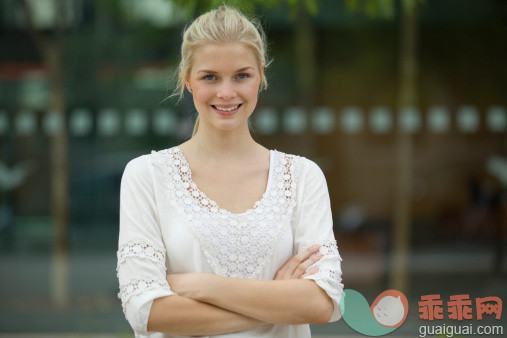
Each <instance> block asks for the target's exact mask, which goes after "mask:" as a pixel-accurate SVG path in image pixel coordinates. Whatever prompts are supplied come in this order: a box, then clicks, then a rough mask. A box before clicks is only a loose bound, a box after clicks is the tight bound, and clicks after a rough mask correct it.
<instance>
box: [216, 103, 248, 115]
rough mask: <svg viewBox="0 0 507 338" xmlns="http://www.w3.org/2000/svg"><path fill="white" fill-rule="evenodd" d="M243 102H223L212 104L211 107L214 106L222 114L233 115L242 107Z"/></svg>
mask: <svg viewBox="0 0 507 338" xmlns="http://www.w3.org/2000/svg"><path fill="white" fill-rule="evenodd" d="M242 105H243V104H242V103H239V104H223V105H222V104H221V105H219V106H218V105H213V104H212V105H211V107H212V108H213V110H214V111H215V112H216V113H218V114H220V115H222V116H230V115H233V114H235V113H236V112H237V111H238V110H239V108H241V106H242Z"/></svg>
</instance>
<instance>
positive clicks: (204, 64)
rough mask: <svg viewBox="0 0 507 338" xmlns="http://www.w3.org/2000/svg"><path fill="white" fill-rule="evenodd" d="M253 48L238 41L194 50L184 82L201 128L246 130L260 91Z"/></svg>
mask: <svg viewBox="0 0 507 338" xmlns="http://www.w3.org/2000/svg"><path fill="white" fill-rule="evenodd" d="M262 71H263V67H262V68H261V69H259V66H258V65H257V60H256V58H255V55H254V53H253V51H252V50H251V49H250V48H248V47H246V46H245V45H244V44H242V43H239V42H233V43H226V44H220V45H206V46H203V47H200V48H199V49H197V50H196V51H195V52H194V56H193V65H192V69H191V72H190V75H189V77H188V78H187V81H186V82H185V84H186V86H187V88H188V89H192V96H193V99H194V105H195V108H196V109H197V111H198V113H199V117H200V122H199V131H200V130H201V128H203V129H207V128H208V127H211V128H216V129H219V130H221V131H231V130H236V129H238V128H246V130H248V124H247V122H248V121H247V120H248V117H249V116H250V115H251V114H252V112H253V110H254V108H255V106H256V104H257V96H258V93H259V85H260V83H261V76H260V74H261V72H262Z"/></svg>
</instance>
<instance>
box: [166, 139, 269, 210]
mask: <svg viewBox="0 0 507 338" xmlns="http://www.w3.org/2000/svg"><path fill="white" fill-rule="evenodd" d="M171 150H172V155H173V157H174V161H173V164H174V165H175V166H176V168H177V169H178V170H177V171H178V172H177V174H178V175H180V177H181V180H182V181H183V187H184V188H185V189H186V190H187V191H188V196H187V198H192V199H194V200H196V202H197V204H199V205H200V207H202V208H206V209H208V211H209V212H211V213H215V214H217V213H218V214H224V215H247V214H249V213H252V212H254V211H255V209H257V208H258V207H259V206H260V205H261V204H262V203H264V200H265V199H266V195H267V194H268V193H269V189H270V185H269V184H268V186H267V187H266V191H265V192H264V193H263V194H262V197H261V198H260V199H259V200H257V201H255V203H254V204H253V206H252V207H250V208H249V209H248V210H246V211H243V212H241V213H234V212H231V211H229V210H227V209H224V208H221V207H220V206H219V205H218V204H217V203H216V202H215V201H213V200H212V199H211V198H209V197H208V196H206V194H205V193H204V192H203V191H202V190H200V189H199V187H198V186H197V184H195V182H194V181H193V180H192V170H191V169H190V165H189V164H188V161H187V159H186V158H185V156H184V155H183V152H182V151H181V149H180V148H179V147H178V146H176V147H173V148H171ZM270 157H271V154H270ZM269 166H270V173H269V174H270V175H271V168H272V163H271V162H270V164H269ZM185 203H190V201H187V200H185Z"/></svg>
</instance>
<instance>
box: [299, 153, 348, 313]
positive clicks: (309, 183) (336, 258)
mask: <svg viewBox="0 0 507 338" xmlns="http://www.w3.org/2000/svg"><path fill="white" fill-rule="evenodd" d="M302 162H303V163H302V168H301V173H300V179H299V180H298V187H297V189H298V193H297V194H298V196H297V203H296V208H295V210H294V212H295V215H294V216H295V219H296V221H295V223H296V224H295V229H294V251H295V252H294V253H295V254H297V253H300V252H302V251H303V250H305V249H307V248H308V247H310V246H312V245H314V244H319V245H320V252H321V253H322V254H323V257H322V258H321V259H320V260H319V261H318V262H316V263H315V264H314V265H312V266H311V267H310V268H308V270H310V269H313V268H314V267H315V266H317V267H318V268H319V269H318V272H317V273H315V274H313V275H309V276H306V277H304V278H305V279H312V280H314V281H315V282H316V283H317V285H318V286H320V287H321V288H322V289H323V290H324V291H325V292H326V293H327V295H328V296H329V297H330V298H331V299H332V301H333V305H334V310H333V314H332V315H331V319H330V322H334V321H337V320H338V319H340V317H341V312H340V298H341V295H342V293H343V284H342V283H341V281H342V278H341V274H342V271H341V260H342V259H341V257H340V254H339V252H338V246H337V244H336V239H335V236H334V233H333V218H332V214H331V202H330V199H329V192H328V188H327V183H326V178H325V176H324V173H323V172H322V170H321V169H320V168H319V166H318V165H317V164H316V163H315V162H313V161H311V160H309V159H306V158H302ZM308 270H307V271H308Z"/></svg>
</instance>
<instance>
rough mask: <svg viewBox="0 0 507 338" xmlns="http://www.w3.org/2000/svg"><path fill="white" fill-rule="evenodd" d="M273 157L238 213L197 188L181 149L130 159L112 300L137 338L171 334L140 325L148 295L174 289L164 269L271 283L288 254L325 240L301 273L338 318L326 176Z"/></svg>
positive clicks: (294, 332)
mask: <svg viewBox="0 0 507 338" xmlns="http://www.w3.org/2000/svg"><path fill="white" fill-rule="evenodd" d="M270 154H271V156H270V167H269V178H268V184H267V187H266V191H265V193H264V194H263V196H262V198H261V199H260V200H259V201H257V202H256V203H255V204H254V206H253V207H252V208H251V209H249V210H248V211H246V212H244V213H241V214H233V213H231V212H229V211H227V210H224V209H222V208H220V207H219V206H218V205H217V204H216V203H215V202H214V201H212V200H210V199H209V198H208V197H207V196H206V195H205V194H204V193H203V192H202V191H200V190H199V188H198V187H197V186H196V185H195V183H194V182H193V181H192V174H191V170H190V167H189V165H188V163H187V161H186V160H185V158H184V156H183V154H182V152H181V150H180V149H179V148H178V147H173V148H170V149H165V150H161V151H152V152H151V154H149V155H143V156H140V157H137V158H135V159H133V160H132V161H130V162H129V163H128V164H127V166H126V168H125V171H124V173H123V177H122V182H121V194H120V236H119V248H118V253H117V254H118V267H117V272H118V279H119V283H120V293H119V294H118V297H119V298H120V299H121V302H122V306H123V311H124V313H125V316H126V318H127V320H128V321H129V323H130V325H131V326H132V328H133V329H134V331H135V333H136V337H141V336H144V335H152V337H157V338H158V337H173V336H172V335H169V334H162V333H153V332H147V330H146V327H147V323H148V316H149V313H150V309H151V305H152V303H153V300H154V299H156V298H159V297H164V296H169V295H173V294H174V292H172V291H171V287H170V285H168V283H167V281H166V279H165V276H166V275H167V274H171V273H188V272H204V273H213V274H217V275H222V276H228V277H234V278H250V279H264V280H272V279H273V278H274V276H275V273H276V272H277V271H278V269H279V268H280V267H281V266H282V265H283V264H284V263H285V262H286V261H287V260H288V259H289V258H290V257H292V256H293V255H295V254H297V253H299V252H301V251H303V250H304V249H306V248H307V247H309V246H311V245H313V244H320V245H321V249H320V252H321V253H323V254H324V257H323V258H321V259H320V260H319V261H318V262H317V263H316V264H315V265H316V266H319V270H318V272H317V273H316V274H314V275H311V276H308V277H306V279H313V280H315V282H316V283H317V285H319V286H320V287H321V288H322V289H324V290H325V291H326V293H327V294H328V295H329V296H330V297H331V299H332V300H333V304H334V312H333V315H332V317H331V321H336V320H338V319H339V318H340V317H341V314H340V307H339V299H340V297H341V294H342V291H343V284H342V283H341V266H340V263H341V257H340V255H339V253H338V248H337V245H336V240H335V237H334V234H333V222H332V217H331V206H330V200H329V193H328V189H327V184H326V180H325V177H324V174H323V173H322V171H321V169H320V168H319V167H318V166H317V165H316V164H315V163H314V162H312V161H310V160H308V159H306V158H304V157H299V156H295V155H288V154H284V153H282V152H279V151H276V150H271V151H270ZM312 267H313V266H312ZM312 267H310V268H312ZM222 336H224V337H225V336H229V337H230V336H233V337H297V338H300V337H310V328H309V325H279V324H277V325H264V326H261V327H257V328H254V329H251V330H248V331H243V332H235V333H232V334H228V335H222ZM178 337H180V336H178Z"/></svg>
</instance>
